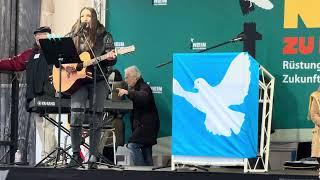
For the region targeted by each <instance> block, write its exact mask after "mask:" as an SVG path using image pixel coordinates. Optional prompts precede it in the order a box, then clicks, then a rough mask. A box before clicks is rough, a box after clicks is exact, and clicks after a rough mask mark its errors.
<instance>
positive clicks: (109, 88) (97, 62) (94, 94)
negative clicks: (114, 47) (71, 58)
mask: <svg viewBox="0 0 320 180" xmlns="http://www.w3.org/2000/svg"><path fill="white" fill-rule="evenodd" d="M81 34H82V36H83V37H84V40H85V43H86V44H87V45H88V47H89V50H90V52H91V54H92V56H93V59H94V61H95V63H94V64H93V73H92V74H93V76H94V77H93V97H92V120H93V121H94V122H95V119H96V113H97V104H96V98H97V97H96V84H97V66H98V67H99V70H100V72H101V74H102V76H103V78H104V80H105V83H106V85H107V88H108V91H109V92H111V87H110V85H109V81H108V79H107V78H106V76H105V74H104V73H103V70H102V68H101V65H100V63H99V61H100V59H99V58H97V56H96V55H95V53H94V52H93V49H92V47H91V46H90V43H89V41H88V38H87V37H86V35H85V33H83V31H82V33H81ZM101 124H102V123H101ZM92 128H93V129H95V123H93V127H92ZM99 128H102V127H99ZM94 134H95V133H92V135H94ZM95 138H100V137H92V139H95ZM89 149H90V147H89ZM96 158H100V159H101V160H103V161H104V162H105V163H106V165H107V166H108V167H109V168H110V167H116V168H119V169H122V168H121V167H120V166H117V165H115V164H114V163H112V162H111V161H110V160H108V159H107V158H105V157H104V156H103V155H102V154H100V153H99V152H98V157H96ZM89 160H90V157H89ZM96 163H97V162H96ZM113 164H114V165H113Z"/></svg>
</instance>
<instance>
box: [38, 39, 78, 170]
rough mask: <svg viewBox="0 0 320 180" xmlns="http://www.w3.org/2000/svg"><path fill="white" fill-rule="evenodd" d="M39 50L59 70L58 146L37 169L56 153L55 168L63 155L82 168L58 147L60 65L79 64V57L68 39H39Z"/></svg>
mask: <svg viewBox="0 0 320 180" xmlns="http://www.w3.org/2000/svg"><path fill="white" fill-rule="evenodd" d="M39 42H40V45H41V49H42V51H43V54H44V56H45V58H46V61H47V63H48V65H55V66H56V67H58V68H59V105H58V113H59V119H58V145H57V147H56V149H55V150H53V151H52V152H51V153H49V154H48V155H47V156H46V157H45V158H43V159H42V160H41V161H40V162H39V163H38V164H36V165H35V167H37V166H38V165H40V164H41V163H42V162H43V161H44V160H46V159H47V158H50V156H51V155H52V154H53V153H55V152H57V155H56V157H55V164H54V167H55V168H56V167H57V163H58V160H59V157H60V155H61V154H63V153H65V154H66V155H67V156H69V157H70V158H71V159H73V160H75V161H76V162H77V163H78V164H79V165H80V166H82V167H83V168H84V166H83V165H82V164H81V163H79V162H78V161H77V160H76V159H74V158H73V157H72V156H71V155H70V154H69V153H68V152H67V151H66V150H64V149H63V148H61V147H60V136H61V65H62V64H67V63H81V62H82V61H81V60H80V57H79V55H78V53H77V50H76V47H75V45H74V43H73V40H72V39H71V38H70V37H67V38H49V39H40V40H39Z"/></svg>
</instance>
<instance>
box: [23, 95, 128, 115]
mask: <svg viewBox="0 0 320 180" xmlns="http://www.w3.org/2000/svg"><path fill="white" fill-rule="evenodd" d="M70 104H71V99H64V98H63V99H61V113H64V114H67V113H70ZM132 109H133V103H132V101H131V100H122V101H111V100H107V102H106V104H105V107H104V111H105V112H110V111H115V110H116V111H120V112H129V111H130V110H132ZM29 110H30V111H31V112H36V113H49V114H58V113H59V98H54V97H50V96H39V97H36V98H34V99H33V100H32V101H31V102H30V103H29Z"/></svg>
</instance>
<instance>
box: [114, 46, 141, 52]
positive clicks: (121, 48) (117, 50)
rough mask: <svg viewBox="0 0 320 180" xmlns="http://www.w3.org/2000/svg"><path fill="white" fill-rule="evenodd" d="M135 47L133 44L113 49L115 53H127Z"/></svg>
mask: <svg viewBox="0 0 320 180" xmlns="http://www.w3.org/2000/svg"><path fill="white" fill-rule="evenodd" d="M135 49H136V48H135V47H134V45H131V46H127V47H119V48H116V49H115V51H116V53H117V54H127V53H131V52H133V51H135Z"/></svg>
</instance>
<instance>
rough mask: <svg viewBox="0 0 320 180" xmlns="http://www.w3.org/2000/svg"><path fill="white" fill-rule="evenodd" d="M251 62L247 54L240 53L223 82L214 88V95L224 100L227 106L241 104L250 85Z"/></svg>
mask: <svg viewBox="0 0 320 180" xmlns="http://www.w3.org/2000/svg"><path fill="white" fill-rule="evenodd" d="M249 68H250V61H249V55H248V54H247V53H240V54H239V55H237V56H236V57H235V58H234V60H233V61H232V62H231V64H230V66H229V68H228V70H227V72H226V74H225V76H224V77H223V79H222V81H221V82H220V83H219V84H218V85H217V86H215V87H213V88H212V90H213V92H214V94H215V95H216V96H217V97H219V99H223V101H224V103H226V104H225V105H226V106H229V105H234V104H241V103H242V102H243V100H244V98H245V97H246V96H247V94H248V91H249V85H250V74H251V73H250V69H249Z"/></svg>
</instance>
